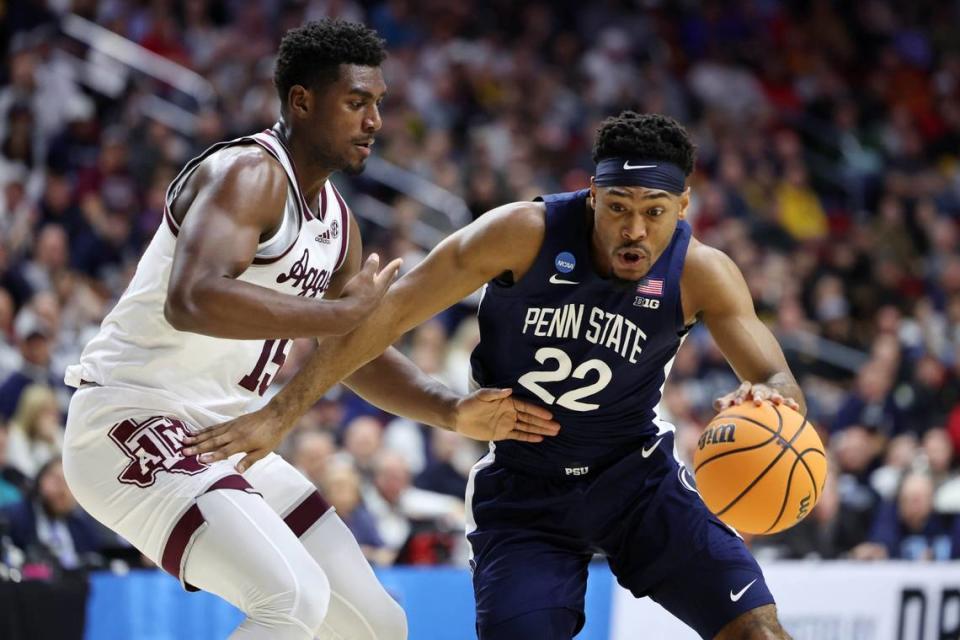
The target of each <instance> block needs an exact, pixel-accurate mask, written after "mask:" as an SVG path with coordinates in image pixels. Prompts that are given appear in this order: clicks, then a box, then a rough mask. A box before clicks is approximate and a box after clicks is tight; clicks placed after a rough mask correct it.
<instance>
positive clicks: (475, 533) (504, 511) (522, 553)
mask: <svg viewBox="0 0 960 640" xmlns="http://www.w3.org/2000/svg"><path fill="white" fill-rule="evenodd" d="M532 487H538V488H537V489H531V488H532ZM545 492H546V490H545V489H543V488H542V487H541V486H540V484H539V483H537V482H535V481H534V480H533V479H530V478H527V477H520V476H517V475H516V474H514V473H513V472H512V471H510V470H508V469H505V468H502V467H498V466H497V465H486V466H484V465H480V464H478V465H477V467H475V468H474V471H472V472H471V474H470V481H469V483H468V487H467V509H468V516H467V521H468V522H470V523H472V524H473V525H474V526H473V528H472V530H470V532H469V534H468V535H467V540H468V541H469V543H470V550H471V553H472V557H471V560H470V563H471V566H472V568H473V588H474V596H475V598H476V603H477V629H478V632H479V633H480V634H481V637H483V634H484V633H486V632H487V630H488V629H490V628H492V627H493V626H494V625H497V624H498V623H501V622H503V621H505V620H508V619H510V618H516V617H517V616H520V615H523V614H527V613H530V612H533V611H538V610H543V609H554V608H561V609H568V610H570V611H572V612H573V613H574V614H575V615H576V619H577V628H578V629H579V628H580V626H582V623H583V607H584V596H585V594H586V586H587V565H588V564H589V562H590V557H591V554H590V553H589V552H587V551H586V550H585V545H584V544H583V543H582V542H581V541H579V540H574V539H572V538H570V537H568V536H565V535H562V534H560V533H559V532H558V531H543V530H540V529H539V528H538V526H537V523H549V522H552V521H554V520H555V519H556V518H559V517H560V515H559V514H557V513H555V511H551V510H549V509H554V510H555V509H558V508H560V507H561V506H562V505H564V504H565V503H564V502H563V501H562V500H560V499H558V498H557V497H556V496H554V497H553V498H552V499H549V500H548V499H547V496H546V493H545ZM545 504H549V505H553V507H547V506H544V505H545Z"/></svg>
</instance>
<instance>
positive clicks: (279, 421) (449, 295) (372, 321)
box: [187, 202, 554, 465]
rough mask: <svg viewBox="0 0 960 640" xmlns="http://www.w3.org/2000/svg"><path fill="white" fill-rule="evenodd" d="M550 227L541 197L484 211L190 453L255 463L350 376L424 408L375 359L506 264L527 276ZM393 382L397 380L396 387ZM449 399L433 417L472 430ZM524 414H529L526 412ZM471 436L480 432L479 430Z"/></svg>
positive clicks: (367, 390) (374, 392) (404, 408)
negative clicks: (254, 405)
mask: <svg viewBox="0 0 960 640" xmlns="http://www.w3.org/2000/svg"><path fill="white" fill-rule="evenodd" d="M543 235H544V206H543V204H541V203H531V202H521V203H514V204H510V205H505V206H503V207H499V208H497V209H494V210H492V211H490V212H488V213H486V214H484V215H483V216H481V217H480V218H479V219H477V220H476V221H474V222H473V223H471V224H470V225H468V226H466V227H464V228H463V229H461V230H460V231H458V232H456V233H454V234H453V235H451V236H450V237H448V238H447V239H445V240H444V241H443V242H441V243H440V244H439V245H437V247H436V248H435V249H434V250H433V251H431V252H430V255H428V256H427V257H426V258H425V259H424V260H423V262H421V263H420V264H419V265H417V266H416V267H415V268H414V269H413V270H411V271H410V273H408V274H406V275H405V276H404V277H402V278H400V280H398V281H397V283H396V284H395V285H393V287H391V288H390V291H389V292H388V293H387V295H386V296H385V297H384V299H383V302H382V303H381V305H380V306H379V307H377V309H376V311H374V313H372V314H371V315H370V317H369V318H368V319H367V320H366V321H365V322H364V323H363V324H362V325H360V327H358V328H357V329H356V330H355V331H353V332H352V333H350V334H349V335H347V336H344V337H343V338H337V339H332V340H324V341H322V342H321V343H320V344H319V345H318V346H317V349H316V350H315V351H314V353H313V354H312V356H311V357H310V359H309V360H308V361H307V362H306V363H305V364H304V366H303V367H302V368H301V369H300V371H298V372H297V374H296V375H295V376H294V377H293V378H292V379H291V380H290V382H288V383H287V384H286V386H284V388H283V389H281V390H280V392H279V393H278V394H277V395H276V396H274V398H273V399H272V400H271V401H270V402H269V403H268V404H267V405H266V406H265V407H263V408H262V409H260V410H258V411H257V412H255V413H253V414H248V415H246V416H242V417H240V418H237V419H236V420H232V421H230V422H227V423H224V424H222V425H219V426H217V427H215V428H213V429H209V430H207V431H204V432H202V433H200V434H197V435H195V436H192V437H191V438H190V440H189V444H190V445H191V446H190V448H189V449H188V450H187V452H188V453H187V455H193V454H194V453H203V454H209V455H211V457H210V460H215V459H223V458H226V457H229V456H230V455H232V454H234V453H238V452H241V451H243V452H254V453H250V454H248V456H247V457H246V458H244V461H242V462H241V465H243V464H244V463H247V462H249V463H251V464H252V462H254V461H256V460H257V459H259V458H260V457H262V456H263V455H265V452H268V451H271V450H273V448H274V447H275V446H276V445H277V444H278V443H279V442H280V440H281V439H282V438H283V435H284V434H285V433H286V432H287V431H288V430H289V429H290V428H292V426H293V425H294V424H295V422H296V420H297V419H298V418H299V417H300V416H301V415H303V413H305V412H306V411H307V409H308V408H309V407H311V406H312V405H313V404H314V403H315V402H316V401H317V399H319V398H320V397H322V396H323V394H324V393H326V391H327V390H328V389H329V388H330V387H332V386H333V385H334V384H336V383H337V382H339V381H340V380H342V379H345V378H349V384H350V385H351V386H352V387H354V388H356V389H362V391H363V395H364V396H365V397H367V398H368V400H371V401H373V402H375V403H376V404H377V405H378V406H382V407H384V408H386V409H388V410H391V411H393V412H394V413H398V414H400V415H404V414H415V412H416V409H417V408H416V407H413V406H411V403H415V402H416V400H415V399H414V398H413V396H412V395H409V394H404V393H403V392H402V385H391V384H390V382H389V380H390V378H389V376H386V377H385V376H383V375H379V374H382V371H379V370H378V369H379V365H378V362H379V361H374V362H370V361H371V360H373V359H374V358H376V357H377V356H378V355H380V354H381V353H382V352H383V351H384V350H385V349H386V348H387V347H388V346H389V345H391V344H392V343H393V342H395V341H396V339H397V338H399V337H400V336H401V335H403V334H404V333H405V332H407V331H409V330H410V329H412V328H413V327H415V326H417V325H419V324H420V323H422V322H423V321H424V320H427V319H429V318H431V317H433V316H434V315H436V314H437V313H439V312H440V311H443V310H444V309H446V308H448V307H450V306H452V305H453V304H456V303H457V302H459V301H460V300H462V299H463V298H464V297H466V296H467V295H469V294H470V293H472V292H474V291H476V290H477V289H478V288H480V287H481V286H483V285H484V284H485V283H487V282H489V281H490V280H492V279H493V278H495V277H497V276H499V275H501V274H503V273H504V272H510V273H512V274H513V277H514V279H515V280H519V279H520V278H522V277H523V275H524V274H525V273H526V272H527V271H528V270H529V269H530V267H531V266H532V265H533V262H534V260H535V259H536V257H537V254H538V253H539V250H540V246H541V244H542V242H543ZM368 362H369V363H370V364H369V365H367V366H364V365H365V364H366V363H368ZM392 386H397V387H398V388H397V389H391V387H392ZM405 395H409V397H404V396H405ZM449 400H450V402H449V406H448V407H446V408H444V409H442V410H438V411H436V412H435V413H436V416H435V419H434V421H433V422H435V423H437V426H444V427H447V428H451V429H454V430H457V431H459V432H464V433H466V432H467V431H468V430H466V429H463V428H462V427H463V425H462V424H460V422H461V421H462V420H468V419H469V416H467V417H464V416H462V415H460V414H459V412H458V411H457V406H456V401H457V399H456V398H454V397H452V396H451V397H450V398H449ZM518 420H519V421H521V422H522V420H523V418H522V417H521V418H519V419H518ZM500 422H502V421H500ZM507 422H508V423H510V421H509V420H508V421H507ZM534 422H536V420H535V421H534ZM494 423H498V421H497V420H492V421H491V424H494ZM511 424H512V423H511ZM508 426H509V424H508ZM551 428H552V429H554V427H551ZM471 437H474V438H478V436H477V435H476V434H474V435H471ZM500 437H502V436H500ZM478 439H479V438H478ZM486 439H498V438H495V437H488V438H486Z"/></svg>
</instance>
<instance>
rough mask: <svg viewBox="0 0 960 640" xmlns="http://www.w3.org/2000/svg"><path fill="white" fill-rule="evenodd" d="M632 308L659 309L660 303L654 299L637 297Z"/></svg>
mask: <svg viewBox="0 0 960 640" xmlns="http://www.w3.org/2000/svg"><path fill="white" fill-rule="evenodd" d="M633 306H635V307H640V308H641V309H659V308H660V301H659V300H657V299H656V298H644V297H643V296H637V297H635V298H634V299H633Z"/></svg>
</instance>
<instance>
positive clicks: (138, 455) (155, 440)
mask: <svg viewBox="0 0 960 640" xmlns="http://www.w3.org/2000/svg"><path fill="white" fill-rule="evenodd" d="M189 434H190V432H189V430H188V429H187V425H185V424H184V423H183V422H181V421H180V420H177V419H175V418H168V417H164V416H154V417H152V418H147V419H145V420H141V421H139V422H138V421H136V420H124V421H123V422H120V423H118V424H115V425H113V427H111V428H110V439H111V440H113V441H114V442H116V443H117V446H119V447H120V448H121V449H122V450H123V452H124V454H126V456H127V457H128V458H130V460H131V463H130V464H129V465H127V467H126V468H125V469H124V470H123V471H122V472H121V473H120V475H119V476H117V479H118V480H119V481H120V482H123V483H125V484H135V485H137V486H140V487H149V486H150V485H152V484H153V483H154V482H156V479H157V478H156V475H157V473H158V472H160V471H168V472H170V473H183V474H186V475H188V476H192V475H196V474H198V473H200V472H201V471H203V470H204V469H206V468H207V467H208V466H209V465H207V464H204V463H202V462H200V460H198V459H197V456H190V457H186V456H184V455H183V454H182V453H180V450H181V449H183V440H184V438H186V437H187V436H188V435H189Z"/></svg>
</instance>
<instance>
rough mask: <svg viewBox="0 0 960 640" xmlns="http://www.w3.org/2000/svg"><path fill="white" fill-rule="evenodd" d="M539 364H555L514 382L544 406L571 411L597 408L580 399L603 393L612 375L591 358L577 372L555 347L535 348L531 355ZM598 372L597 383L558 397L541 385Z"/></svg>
mask: <svg viewBox="0 0 960 640" xmlns="http://www.w3.org/2000/svg"><path fill="white" fill-rule="evenodd" d="M533 357H534V358H535V359H536V360H537V362H539V363H540V364H546V363H547V361H548V360H552V361H554V362H555V363H556V364H555V365H548V368H547V369H546V370H542V371H530V372H528V373H525V374H523V375H522V376H520V377H519V378H517V382H518V383H520V384H521V385H523V387H524V388H526V389H528V390H529V391H530V392H531V393H533V394H534V395H535V396H537V397H538V398H540V399H541V400H543V401H544V402H545V403H547V404H557V405H558V406H561V407H563V408H565V409H569V410H571V411H592V410H593V409H597V408H599V407H600V405H599V404H596V403H593V402H583V400H585V399H587V398H588V397H590V396H592V395H593V394H595V393H599V392H600V391H602V390H603V389H604V388H606V386H607V385H608V384H610V380H611V379H613V372H612V371H610V367H609V366H608V365H607V363H606V362H604V361H603V360H599V359H597V358H592V359H590V360H587V361H586V362H583V363H581V364H580V365H579V366H578V367H577V368H576V369H574V368H573V362H572V361H571V360H570V356H568V355H567V354H566V352H564V351H563V350H562V349H557V348H555V347H543V348H541V349H538V350H537V352H536V353H535V354H534V356H533ZM592 371H596V372H597V380H596V382H594V383H592V384H588V385H586V386H582V387H577V388H576V389H571V390H569V391H567V392H566V393H564V394H562V395H561V396H560V397H559V398H558V397H556V396H555V395H553V394H552V393H550V392H549V391H547V390H546V389H545V388H543V386H542V384H541V383H545V382H560V381H561V380H566V379H567V378H569V377H571V376H573V377H574V378H576V379H578V380H585V379H586V377H587V375H588V374H590V372H592Z"/></svg>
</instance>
